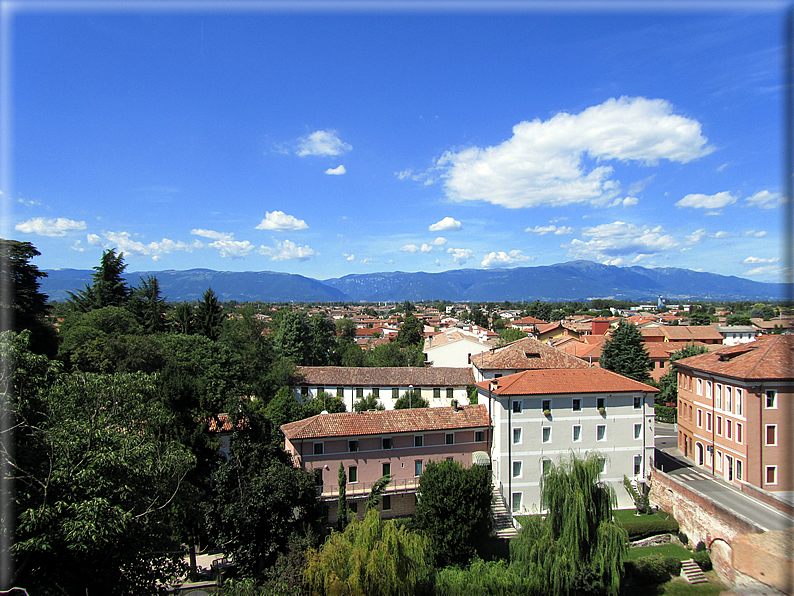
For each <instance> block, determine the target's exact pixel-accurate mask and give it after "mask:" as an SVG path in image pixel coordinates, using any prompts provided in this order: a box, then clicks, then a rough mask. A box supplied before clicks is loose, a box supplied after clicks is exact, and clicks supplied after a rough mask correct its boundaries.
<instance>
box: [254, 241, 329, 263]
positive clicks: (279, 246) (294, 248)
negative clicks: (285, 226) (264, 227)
mask: <svg viewBox="0 0 794 596" xmlns="http://www.w3.org/2000/svg"><path fill="white" fill-rule="evenodd" d="M259 254H261V255H265V256H267V257H270V260H271V261H293V260H294V261H307V260H308V259H310V258H312V257H313V256H314V255H315V252H314V249H312V248H309V246H308V245H306V246H300V245H298V244H295V243H294V242H290V241H289V240H284V242H276V246H274V247H270V246H260V247H259Z"/></svg>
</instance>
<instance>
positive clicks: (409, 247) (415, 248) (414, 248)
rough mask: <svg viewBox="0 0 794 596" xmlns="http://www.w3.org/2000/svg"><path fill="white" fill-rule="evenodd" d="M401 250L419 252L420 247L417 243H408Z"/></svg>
mask: <svg viewBox="0 0 794 596" xmlns="http://www.w3.org/2000/svg"><path fill="white" fill-rule="evenodd" d="M400 252H419V247H418V246H417V245H416V244H406V245H405V246H403V247H402V248H401V249H400Z"/></svg>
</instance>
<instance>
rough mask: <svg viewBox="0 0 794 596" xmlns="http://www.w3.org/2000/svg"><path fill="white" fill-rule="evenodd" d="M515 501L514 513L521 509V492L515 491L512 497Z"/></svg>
mask: <svg viewBox="0 0 794 596" xmlns="http://www.w3.org/2000/svg"><path fill="white" fill-rule="evenodd" d="M512 500H513V503H512V508H513V513H518V512H520V511H521V493H513V497H512Z"/></svg>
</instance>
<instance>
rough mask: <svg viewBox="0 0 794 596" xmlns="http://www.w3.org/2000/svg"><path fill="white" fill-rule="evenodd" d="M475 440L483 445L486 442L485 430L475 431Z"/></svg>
mask: <svg viewBox="0 0 794 596" xmlns="http://www.w3.org/2000/svg"><path fill="white" fill-rule="evenodd" d="M474 440H475V441H476V442H477V443H481V442H482V441H484V440H485V431H484V430H475V431H474Z"/></svg>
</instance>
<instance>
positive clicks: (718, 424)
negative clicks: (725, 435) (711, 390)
mask: <svg viewBox="0 0 794 596" xmlns="http://www.w3.org/2000/svg"><path fill="white" fill-rule="evenodd" d="M715 422H716V424H715V427H714V433H715V434H716V435H717V436H719V437H721V436H722V431H723V428H722V416H720V415H719V414H718V415H717V420H716V421H715Z"/></svg>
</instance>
